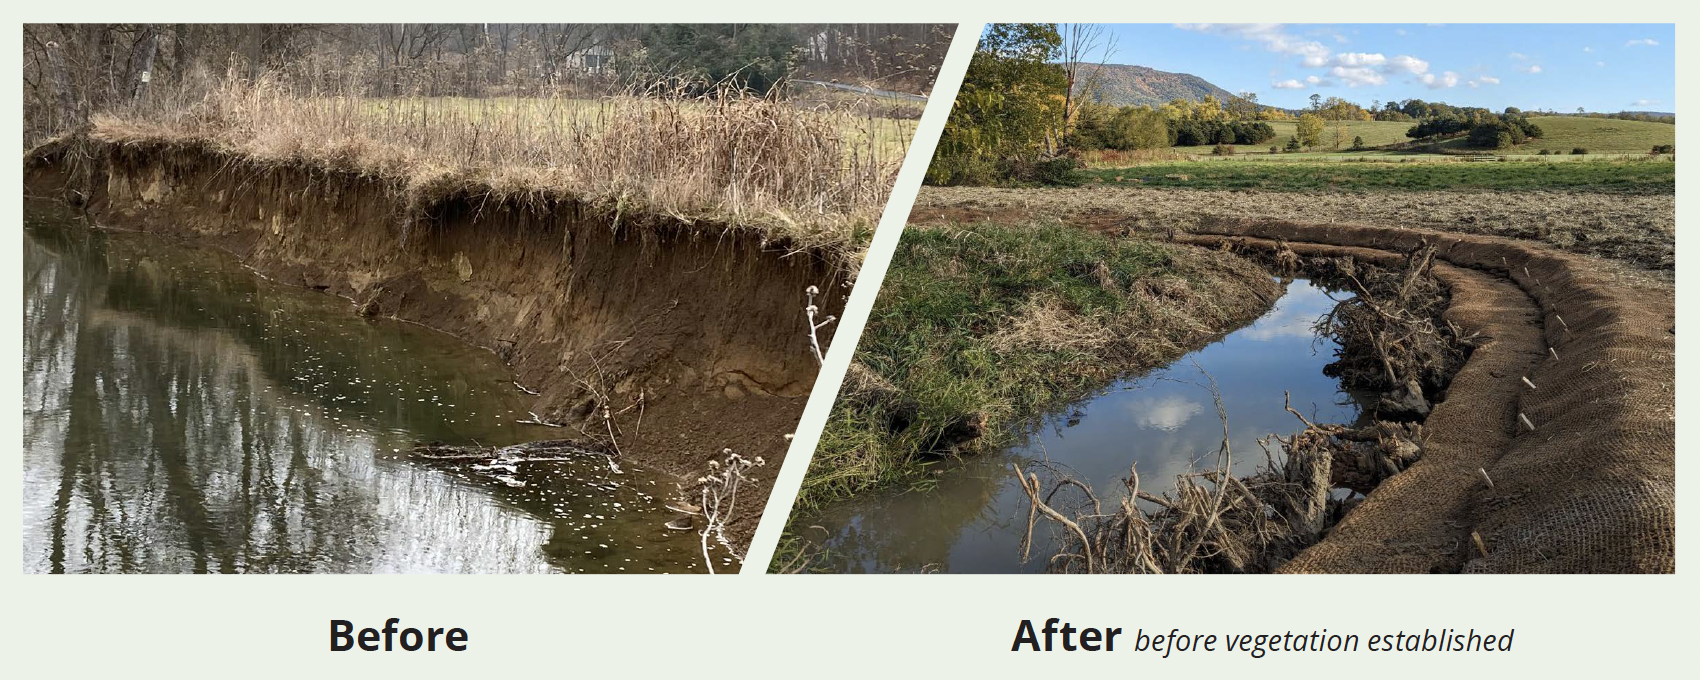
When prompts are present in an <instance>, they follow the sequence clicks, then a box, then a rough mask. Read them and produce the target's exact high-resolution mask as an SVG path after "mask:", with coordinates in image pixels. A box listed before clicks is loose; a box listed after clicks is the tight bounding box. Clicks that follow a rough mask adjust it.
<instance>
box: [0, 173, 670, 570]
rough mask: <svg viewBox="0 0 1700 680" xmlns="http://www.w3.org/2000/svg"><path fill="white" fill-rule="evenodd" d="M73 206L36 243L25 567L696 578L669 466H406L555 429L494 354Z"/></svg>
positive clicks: (27, 392)
mask: <svg viewBox="0 0 1700 680" xmlns="http://www.w3.org/2000/svg"><path fill="white" fill-rule="evenodd" d="M56 208H57V206H56V205H54V204H49V203H46V202H32V203H31V204H30V206H29V207H28V209H27V210H26V214H25V230H24V234H23V235H22V240H23V247H24V264H25V271H24V273H23V276H24V306H25V316H24V348H25V349H24V352H25V356H24V402H25V406H24V447H23V476H24V479H25V484H24V499H23V501H24V508H23V559H24V563H23V568H24V570H25V571H28V572H208V571H211V572H305V571H313V572H390V571H456V572H476V573H499V572H550V571H563V572H579V571H595V572H602V571H606V572H620V571H625V572H648V571H657V572H671V571H691V570H701V568H702V567H701V564H700V563H701V556H700V555H699V554H698V552H697V547H696V545H695V541H694V538H695V537H694V536H692V535H681V534H679V533H678V532H670V531H667V530H666V529H664V528H663V527H662V525H663V523H664V522H666V521H667V520H668V519H669V518H670V517H671V516H672V515H671V514H670V513H667V512H666V511H665V510H664V509H663V508H662V505H663V503H664V500H665V498H666V497H667V496H668V495H669V494H670V493H671V492H672V491H673V488H674V483H675V481H676V479H675V478H674V477H672V476H671V475H667V474H663V473H660V472H658V471H654V470H649V469H646V468H644V467H643V466H639V465H631V464H628V465H625V466H623V471H622V473H621V474H613V473H611V472H610V471H609V470H608V467H607V465H606V461H605V460H603V459H601V458H599V457H598V458H587V459H585V460H582V461H553V462H548V463H533V464H527V465H525V466H522V467H521V468H520V469H519V470H517V471H516V472H515V473H514V474H512V475H510V476H507V478H506V479H504V478H502V477H503V476H501V475H497V474H490V473H483V472H479V471H475V470H473V469H471V468H470V467H469V466H465V465H441V464H426V463H421V462H418V461H416V460H410V459H408V458H407V457H406V455H405V454H406V452H407V451H408V449H409V448H410V447H411V446H412V445H413V443H414V442H419V441H442V442H448V443H472V442H478V443H483V444H490V445H495V444H507V443H513V442H518V441H524V440H527V439H535V438H541V437H543V436H547V434H545V433H540V432H539V431H538V430H543V429H545V428H537V427H534V426H526V425H520V424H518V423H517V421H519V420H522V419H525V418H526V410H527V407H528V405H529V401H530V400H529V398H527V395H525V394H523V393H521V392H519V390H517V389H516V388H515V387H514V385H513V383H512V378H511V376H510V374H509V372H508V371H507V369H506V367H505V366H503V365H502V363H501V362H500V361H499V360H497V359H496V357H494V356H492V355H491V354H490V353H489V352H486V351H483V350H479V349H477V348H473V347H469V346H467V345H465V344H464V343H461V342H459V341H457V340H454V339H453V338H449V337H447V336H445V335H442V334H440V333H437V332H434V331H430V330H427V329H424V328H420V327H418V326H415V325H411V324H405V323H400V322H396V321H389V320H382V319H361V318H359V317H358V316H356V315H354V314H352V313H351V312H350V310H349V309H348V305H347V303H346V302H344V301H342V300H339V299H337V298H334V297H330V296H325V295H320V294H316V293H312V292H308V291H304V290H301V289H299V288H294V287H289V286H282V285H278V284H273V283H269V282H266V281H263V280H260V279H258V278H257V277H255V276H254V275H253V273H252V272H250V271H248V270H246V269H244V268H242V267H241V266H239V265H237V264H236V263H234V262H232V261H231V260H230V258H229V257H228V256H225V255H224V254H222V253H217V252H209V251H205V250H192V249H185V248H181V247H178V246H174V245H171V244H167V243H164V242H162V241H161V240H159V239H157V238H155V237H152V236H147V235H134V234H106V233H102V232H96V231H90V230H89V229H87V228H86V227H85V226H82V225H81V224H73V223H72V218H71V216H70V215H69V214H68V213H67V212H66V211H63V210H59V209H56ZM551 432H552V431H551Z"/></svg>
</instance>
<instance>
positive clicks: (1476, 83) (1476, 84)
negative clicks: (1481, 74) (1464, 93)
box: [1464, 80, 1482, 89]
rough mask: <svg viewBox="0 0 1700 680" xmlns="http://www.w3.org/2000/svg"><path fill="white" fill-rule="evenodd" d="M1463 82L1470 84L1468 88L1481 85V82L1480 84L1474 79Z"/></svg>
mask: <svg viewBox="0 0 1700 680" xmlns="http://www.w3.org/2000/svg"><path fill="white" fill-rule="evenodd" d="M1464 84H1465V85H1469V86H1470V89H1475V88H1478V87H1481V86H1482V84H1481V83H1478V82H1476V81H1474V80H1472V81H1470V82H1467V83H1464Z"/></svg>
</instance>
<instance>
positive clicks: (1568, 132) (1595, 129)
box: [1441, 116, 1676, 155]
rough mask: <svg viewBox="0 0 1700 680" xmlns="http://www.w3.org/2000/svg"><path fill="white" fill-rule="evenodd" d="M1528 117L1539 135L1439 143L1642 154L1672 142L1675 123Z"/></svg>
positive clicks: (1518, 151) (1512, 151)
mask: <svg viewBox="0 0 1700 680" xmlns="http://www.w3.org/2000/svg"><path fill="white" fill-rule="evenodd" d="M1529 120H1531V121H1533V122H1534V123H1535V124H1536V125H1539V126H1541V137H1540V138H1539V139H1531V140H1529V141H1527V142H1524V143H1522V144H1518V145H1517V146H1514V147H1511V148H1508V149H1499V150H1496V151H1484V150H1480V149H1470V148H1468V147H1466V146H1465V144H1466V140H1464V139H1462V138H1460V139H1450V140H1447V141H1446V142H1443V143H1442V144H1441V147H1442V148H1448V149H1456V150H1461V151H1462V150H1467V151H1479V152H1484V153H1496V154H1500V155H1526V154H1538V153H1540V152H1541V151H1543V150H1544V151H1548V152H1551V153H1563V154H1568V153H1570V152H1571V151H1572V150H1574V149H1577V148H1583V149H1587V150H1588V153H1589V154H1646V153H1649V152H1651V151H1652V150H1653V147H1654V146H1657V145H1660V144H1675V143H1676V126H1675V125H1673V124H1670V123H1650V122H1647V121H1639V120H1614V119H1611V118H1581V117H1577V116H1535V117H1532V118H1530V119H1529Z"/></svg>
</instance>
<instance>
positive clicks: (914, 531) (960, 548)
mask: <svg viewBox="0 0 1700 680" xmlns="http://www.w3.org/2000/svg"><path fill="white" fill-rule="evenodd" d="M1334 304H1335V301H1334V300H1333V299H1332V298H1331V297H1330V294H1329V293H1328V291H1326V290H1324V289H1322V288H1320V287H1318V286H1314V285H1312V284H1311V283H1310V282H1309V281H1304V280H1298V281H1293V282H1291V283H1289V284H1288V286H1287V292H1286V294H1285V295H1284V296H1283V297H1282V298H1281V299H1280V300H1279V301H1278V302H1277V303H1276V305H1275V307H1274V308H1273V309H1271V310H1270V311H1269V312H1268V313H1267V314H1265V315H1264V316H1263V317H1262V318H1260V319H1258V320H1257V321H1256V322H1254V323H1252V324H1251V325H1249V326H1246V327H1244V328H1241V329H1239V330H1237V331H1235V332H1233V333H1231V334H1229V335H1228V336H1227V337H1225V338H1223V339H1222V340H1221V341H1218V342H1216V343H1213V344H1211V345H1209V346H1207V347H1205V348H1203V349H1201V350H1198V351H1196V352H1193V353H1192V354H1189V355H1187V356H1186V357H1183V358H1182V359H1180V360H1178V361H1176V362H1174V363H1173V364H1171V365H1169V366H1168V367H1165V368H1163V369H1160V370H1157V371H1154V372H1151V373H1148V374H1146V375H1143V376H1140V377H1138V378H1135V379H1129V380H1123V381H1121V382H1118V383H1116V384H1115V385H1112V386H1111V387H1110V388H1108V389H1106V390H1105V391H1103V392H1102V393H1100V394H1098V395H1097V396H1095V397H1093V398H1091V399H1088V400H1085V401H1083V402H1081V403H1078V404H1075V405H1073V406H1072V407H1070V408H1068V409H1066V410H1064V411H1062V412H1060V413H1057V414H1053V415H1051V416H1049V417H1046V418H1044V419H1043V420H1042V421H1041V423H1040V425H1039V427H1038V428H1036V431H1035V432H1034V433H1033V434H1032V436H1030V437H1029V438H1028V439H1027V441H1026V442H1025V443H1024V444H1022V445H1021V446H1018V447H1015V448H1012V449H1010V450H1008V451H1004V452H1000V453H996V454H988V455H982V456H979V457H976V458H972V459H969V460H966V461H963V462H962V463H961V464H960V465H959V466H957V467H954V468H952V469H950V470H947V471H946V472H945V473H944V474H943V475H942V476H941V477H940V478H939V485H938V488H937V489H936V490H933V491H930V492H926V493H919V492H915V493H899V494H883V495H881V494H876V495H874V496H873V497H869V498H862V499H856V500H854V501H852V502H849V503H845V504H841V505H838V506H835V507H832V508H829V509H828V510H827V511H826V512H824V513H822V514H821V515H820V516H818V517H813V518H807V519H805V520H804V521H801V522H799V523H798V524H799V525H800V526H805V527H809V526H815V527H820V528H818V529H806V530H805V532H807V533H808V534H809V537H810V538H813V539H815V540H817V541H819V540H822V539H823V538H824V539H825V544H826V547H827V549H828V559H829V563H828V564H827V565H826V566H827V568H828V569H829V570H833V571H849V572H890V571H951V572H983V573H1010V572H1034V571H1044V569H1045V564H1044V561H1043V560H1044V557H1045V556H1048V555H1050V554H1052V553H1053V552H1054V551H1053V550H1051V546H1052V545H1053V544H1052V543H1051V542H1050V541H1049V540H1048V539H1049V538H1050V537H1048V536H1041V537H1038V538H1039V539H1042V540H1036V541H1035V546H1034V548H1033V554H1034V555H1035V556H1038V557H1037V558H1036V559H1034V560H1032V561H1030V562H1028V563H1026V564H1023V563H1022V562H1021V560H1020V555H1019V554H1018V552H1017V545H1018V542H1019V540H1020V538H1021V534H1022V532H1024V531H1025V529H1026V517H1027V506H1028V502H1027V497H1026V496H1025V495H1024V494H1023V493H1022V492H1021V489H1020V487H1019V486H1018V485H1017V484H1016V482H1015V479H1014V476H1013V474H1014V473H1012V472H1011V471H1010V469H1009V464H1010V463H1012V462H1014V463H1018V464H1020V465H1022V466H1023V467H1027V466H1031V465H1035V464H1044V465H1049V466H1053V467H1055V468H1056V469H1057V470H1060V471H1063V472H1066V473H1068V474H1071V475H1073V476H1074V477H1076V478H1078V479H1081V480H1084V481H1086V482H1088V483H1090V484H1091V485H1092V486H1093V488H1094V489H1096V490H1097V491H1098V493H1099V495H1100V497H1102V498H1103V499H1104V501H1105V502H1107V503H1113V502H1115V501H1116V500H1117V499H1119V498H1120V497H1121V493H1122V488H1123V487H1122V484H1121V479H1123V478H1125V477H1127V476H1128V470H1129V465H1130V464H1133V463H1137V465H1138V470H1139V475H1140V479H1141V488H1142V489H1145V490H1148V491H1162V490H1164V489H1167V488H1170V487H1171V486H1172V484H1173V481H1174V478H1175V476H1176V475H1178V474H1181V473H1184V472H1188V471H1191V470H1196V469H1200V468H1203V467H1208V466H1209V465H1211V464H1213V461H1214V453H1215V451H1216V449H1217V447H1218V445H1219V444H1220V442H1221V440H1222V423H1221V420H1220V419H1219V418H1218V417H1217V413H1216V408H1215V401H1214V399H1213V397H1212V395H1211V393H1210V390H1209V387H1208V384H1207V378H1206V375H1205V373H1201V372H1200V370H1199V369H1200V368H1202V369H1203V371H1205V372H1208V374H1209V376H1210V377H1213V378H1214V379H1215V380H1216V383H1217V385H1218V389H1219V391H1220V393H1221V395H1222V401H1223V405H1224V406H1225V407H1226V410H1227V412H1228V419H1229V424H1230V432H1231V434H1230V437H1229V439H1230V442H1231V446H1232V448H1233V451H1234V452H1235V454H1236V455H1235V470H1236V472H1237V473H1239V474H1249V473H1250V472H1252V471H1254V470H1255V468H1256V467H1257V466H1258V465H1259V464H1261V463H1262V462H1263V452H1262V449H1261V448H1259V447H1258V445H1257V442H1256V440H1257V439H1258V438H1259V437H1262V436H1263V435H1266V434H1269V433H1272V432H1278V433H1283V434H1285V433H1290V432H1294V431H1297V430H1298V429H1300V428H1299V427H1298V426H1297V421H1296V420H1295V419H1294V418H1293V417H1292V415H1291V414H1289V413H1287V412H1286V410H1285V408H1284V404H1283V397H1282V392H1283V390H1287V391H1291V392H1292V395H1293V407H1294V408H1295V409H1297V410H1299V411H1300V412H1302V413H1304V414H1305V415H1306V417H1308V418H1311V419H1312V420H1314V421H1322V422H1353V421H1355V420H1356V419H1357V417H1358V414H1359V411H1360V409H1359V407H1358V405H1357V403H1356V402H1355V401H1354V400H1353V398H1352V397H1351V396H1350V395H1348V394H1345V393H1344V392H1342V391H1341V389H1340V385H1339V383H1338V382H1337V381H1335V380H1334V379H1332V378H1329V377H1327V376H1324V375H1323V374H1322V367H1323V366H1324V365H1326V364H1327V363H1328V362H1330V361H1332V360H1333V353H1334V349H1335V347H1334V345H1333V344H1332V343H1330V342H1327V341H1319V340H1318V339H1317V338H1316V336H1315V334H1314V333H1313V332H1312V330H1311V326H1312V324H1314V323H1315V321H1316V320H1317V318H1318V317H1320V316H1321V315H1322V314H1324V313H1326V312H1327V311H1328V310H1329V309H1331V308H1332V307H1333V306H1334ZM1201 457H1202V460H1200V459H1201ZM823 530H824V533H823Z"/></svg>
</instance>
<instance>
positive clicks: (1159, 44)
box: [1091, 24, 1676, 111]
mask: <svg viewBox="0 0 1700 680" xmlns="http://www.w3.org/2000/svg"><path fill="white" fill-rule="evenodd" d="M1107 28H1108V32H1109V33H1113V34H1114V35H1115V37H1116V39H1117V44H1116V51H1115V52H1114V53H1113V54H1112V55H1111V56H1110V58H1109V60H1108V61H1109V62H1110V63H1114V64H1138V65H1140V66H1149V67H1152V68H1155V69H1159V70H1163V71H1173V72H1177V73H1191V74H1193V75H1195V76H1199V77H1201V78H1204V79H1205V80H1208V81H1210V82H1212V83H1215V84H1216V85H1218V86H1220V87H1222V88H1224V89H1226V90H1228V91H1230V92H1240V91H1242V90H1250V91H1252V92H1256V93H1257V96H1258V99H1259V101H1261V102H1262V103H1265V104H1272V105H1275V106H1282V107H1287V108H1298V107H1301V106H1304V105H1306V104H1308V103H1309V97H1310V95H1311V93H1313V92H1314V93H1318V94H1321V95H1322V96H1323V97H1330V96H1340V97H1344V98H1346V99H1348V100H1351V101H1353V102H1357V103H1360V104H1363V105H1365V106H1368V105H1369V104H1370V102H1371V101H1372V100H1377V99H1379V100H1381V101H1388V100H1390V99H1411V98H1417V99H1424V100H1427V101H1444V102H1447V103H1449V104H1454V105H1460V106H1483V107H1487V108H1491V109H1494V110H1498V109H1502V108H1504V107H1506V106H1517V107H1520V108H1525V109H1534V108H1540V109H1546V108H1551V109H1555V110H1559V111H1575V110H1576V107H1578V106H1580V107H1585V108H1587V110H1589V111H1623V110H1635V111H1675V110H1676V58H1675V52H1674V49H1675V43H1676V28H1675V26H1674V25H1671V24H1652V25H1648V24H1409V25H1399V24H1119V25H1112V26H1108V27H1107ZM1091 60H1092V61H1097V60H1098V58H1097V57H1093V58H1092V59H1091Z"/></svg>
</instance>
